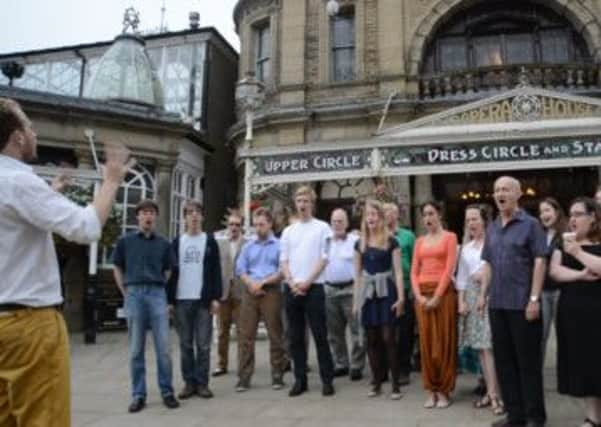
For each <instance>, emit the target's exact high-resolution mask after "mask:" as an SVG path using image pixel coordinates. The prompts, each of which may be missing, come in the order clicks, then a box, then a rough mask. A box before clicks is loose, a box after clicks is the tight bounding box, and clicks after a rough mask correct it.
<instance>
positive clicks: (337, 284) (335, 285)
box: [326, 280, 354, 289]
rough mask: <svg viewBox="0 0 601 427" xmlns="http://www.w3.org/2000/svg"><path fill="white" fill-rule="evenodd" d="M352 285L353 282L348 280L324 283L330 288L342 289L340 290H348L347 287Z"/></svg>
mask: <svg viewBox="0 0 601 427" xmlns="http://www.w3.org/2000/svg"><path fill="white" fill-rule="evenodd" d="M353 283H354V282H353V281H352V280H349V281H347V282H334V283H331V282H326V285H328V286H331V287H333V288H339V289H342V288H348V287H349V286H353Z"/></svg>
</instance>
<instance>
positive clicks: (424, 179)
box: [413, 175, 433, 235]
mask: <svg viewBox="0 0 601 427" xmlns="http://www.w3.org/2000/svg"><path fill="white" fill-rule="evenodd" d="M414 196H415V197H414V198H415V203H414V204H413V207H414V212H415V216H414V217H415V224H414V226H415V227H414V228H415V234H416V235H419V234H423V233H424V232H425V229H424V226H423V224H422V221H421V217H422V214H421V211H420V206H421V204H422V203H425V202H427V201H428V200H431V199H432V197H433V196H432V176H431V175H418V176H416V177H415V195H414Z"/></svg>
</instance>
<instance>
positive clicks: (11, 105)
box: [0, 98, 25, 151]
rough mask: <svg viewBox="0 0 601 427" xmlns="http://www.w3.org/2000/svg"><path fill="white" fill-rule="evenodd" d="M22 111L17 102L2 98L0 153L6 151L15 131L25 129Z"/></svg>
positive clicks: (0, 110)
mask: <svg viewBox="0 0 601 427" xmlns="http://www.w3.org/2000/svg"><path fill="white" fill-rule="evenodd" d="M20 111H21V106H20V105H19V103H18V102H17V101H14V100H12V99H10V98H0V151H2V150H4V148H5V147H6V145H7V144H8V139H9V138H10V136H11V135H12V134H13V132H14V131H16V130H23V129H24V128H25V124H24V123H23V119H22V117H21V115H20V114H19V112H20Z"/></svg>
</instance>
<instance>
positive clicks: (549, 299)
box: [541, 289, 559, 366]
mask: <svg viewBox="0 0 601 427" xmlns="http://www.w3.org/2000/svg"><path fill="white" fill-rule="evenodd" d="M557 301H559V289H551V290H544V291H543V294H542V297H541V304H542V307H541V310H542V312H541V315H542V317H543V342H542V349H543V366H544V364H545V357H546V354H547V341H549V334H550V333H551V323H553V322H555V314H556V313H557Z"/></svg>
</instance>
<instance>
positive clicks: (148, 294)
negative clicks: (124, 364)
mask: <svg viewBox="0 0 601 427" xmlns="http://www.w3.org/2000/svg"><path fill="white" fill-rule="evenodd" d="M125 309H126V311H127V326H128V335H129V369H130V374H131V381H132V395H133V398H134V399H145V398H146V361H145V355H144V352H145V343H146V330H147V329H149V328H150V330H151V331H152V338H153V341H154V351H155V354H156V359H157V374H158V383H159V388H160V390H161V396H163V398H165V397H167V396H172V395H173V386H172V368H171V355H170V347H169V314H168V312H167V295H166V293H165V288H163V287H160V286H146V285H135V286H128V287H127V294H126V296H125Z"/></svg>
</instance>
